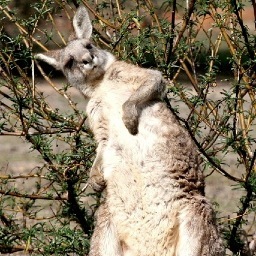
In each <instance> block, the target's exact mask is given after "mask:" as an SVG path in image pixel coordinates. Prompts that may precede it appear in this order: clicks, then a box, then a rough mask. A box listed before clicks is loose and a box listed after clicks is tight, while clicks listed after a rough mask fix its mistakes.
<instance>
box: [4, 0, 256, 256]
mask: <svg viewBox="0 0 256 256" xmlns="http://www.w3.org/2000/svg"><path fill="white" fill-rule="evenodd" d="M80 2H82V3H83V4H84V5H85V6H86V7H87V8H88V9H89V11H90V13H91V15H92V18H93V24H94V40H95V44H97V45H99V46H100V47H104V48H106V49H108V50H109V51H111V52H113V53H114V54H115V55H116V56H117V57H118V58H120V59H123V60H125V61H129V62H133V63H134V64H139V65H141V66H144V67H152V68H157V69H159V70H161V71H162V72H163V74H164V76H165V77H166V78H167V79H169V81H170V86H169V93H168V99H166V102H167V104H169V107H171V108H174V109H175V111H176V113H177V116H178V118H179V119H180V121H181V123H182V124H183V125H184V126H185V127H186V128H187V130H188V131H189V133H190V134H191V136H192V138H193V139H194V141H195V143H196V144H197V146H198V150H199V151H200V153H201V155H202V158H203V162H202V167H203V168H204V170H205V174H206V176H209V177H207V180H209V181H210V182H215V183H214V184H215V186H216V185H218V182H219V181H221V184H219V186H221V187H222V189H223V193H224V196H223V195H221V193H219V196H220V197H223V198H224V200H223V201H221V204H220V205H219V207H216V208H217V210H218V216H219V222H220V224H221V228H222V234H223V237H224V238H225V242H226V248H227V253H228V254H232V255H253V250H254V249H253V246H254V244H255V243H256V238H255V236H256V234H255V235H254V232H255V231H256V229H255V228H256V227H255V223H254V222H255V212H256V207H255V199H256V167H255V158H256V151H255V150H256V147H255V145H256V144H255V142H256V134H255V131H254V130H255V124H256V122H255V118H256V107H255V106H256V101H255V77H256V75H255V71H256V56H255V51H254V48H255V34H254V33H253V30H254V29H255V28H254V27H252V28H251V27H250V26H251V25H252V23H248V20H250V19H252V20H253V19H254V20H255V19H256V17H255V16H254V15H255V13H256V5H255V3H254V1H252V2H251V3H249V2H246V3H243V2H242V1H240V0H239V1H238V0H230V1H217V0H216V1H215V0H213V1H201V0H198V1H196V0H191V1H190V2H188V3H187V4H186V3H185V1H184V2H181V3H180V2H179V3H177V1H176V0H172V1H163V2H161V3H160V4H159V1H152V0H143V1H118V0H117V1H96V2H95V1H85V0H82V1H75V0H73V1H59V0H54V1H52V0H51V1H50V0H44V1H42V2H38V1H32V0H30V1H26V2H25V3H19V2H18V1H14V0H13V1H11V0H0V18H1V24H2V25H1V32H0V73H1V78H0V95H1V103H0V115H1V119H0V135H1V137H0V139H1V140H2V141H3V142H2V145H3V143H8V142H9V140H10V139H9V138H19V139H20V140H23V141H25V143H26V144H25V145H29V147H30V152H29V153H27V154H26V153H25V152H26V150H25V146H24V152H23V153H22V154H21V157H25V159H24V162H23V164H24V163H25V164H24V166H23V168H22V171H21V172H19V171H16V172H14V171H13V170H11V169H12V168H13V167H11V161H12V160H11V159H14V158H18V157H19V155H18V154H17V153H15V152H14V156H13V157H14V158H11V156H9V159H6V160H5V161H3V160H1V161H0V164H1V174H0V179H1V183H0V196H1V201H0V252H1V253H3V254H5V253H6V254H7V253H13V252H19V251H22V252H23V253H24V254H25V253H27V254H32V255H53V254H54V255H85V254H86V253H87V252H88V247H89V239H90V236H91V234H92V231H93V214H94V212H95V209H96V208H97V205H98V204H99V200H100V195H99V194H96V193H95V192H93V191H92V190H90V188H89V187H88V185H87V177H88V170H89V168H90V166H91V164H92V161H93V157H94V152H95V144H94V141H93V138H92V134H91V132H90V131H89V130H88V128H87V125H86V116H85V113H84V104H85V101H84V99H83V98H82V97H81V96H79V95H78V93H77V92H74V90H72V89H71V88H69V85H67V84H66V83H63V82H61V81H62V78H61V77H59V79H57V80H56V79H52V77H58V76H60V74H59V73H56V72H53V71H52V70H51V69H50V68H49V67H47V66H42V67H41V66H40V63H38V62H36V61H35V60H34V59H33V54H34V53H35V52H40V51H46V50H47V49H49V48H51V49H52V48H55V49H56V48H58V47H62V46H63V45H65V44H66V42H67V38H68V35H69V33H70V27H68V26H69V25H68V24H70V21H71V19H72V16H73V14H74V11H75V9H76V7H77V6H78V5H79V4H80ZM42 84H47V85H46V86H45V85H44V86H43V85H42ZM46 88H47V90H48V95H47V92H44V90H45V89H46ZM50 89H52V91H51V92H50V94H51V96H52V97H53V99H54V100H52V99H51V98H50V97H49V90H50ZM79 101H82V103H80V104H79ZM170 103H171V104H170ZM7 138H8V139H7ZM17 141H18V140H15V142H16V143H17ZM28 155H29V156H28ZM28 158H29V159H33V163H34V165H33V167H31V166H30V164H29V161H28V160H27V159H28ZM6 161H7V162H8V164H7V165H4V163H5V162H6ZM218 173H219V174H221V175H218ZM222 176H223V177H222ZM230 186H232V188H233V189H236V190H234V191H233V192H232V193H233V194H235V195H236V199H234V200H235V201H234V202H226V201H227V200H228V193H231V190H230ZM210 192H212V193H213V190H211V191H210ZM226 193H227V194H226ZM208 196H209V197H211V198H212V199H213V200H216V201H218V197H214V195H212V194H209V195H208ZM228 203H233V204H235V205H236V206H237V207H238V208H236V209H231V208H226V206H227V204H228ZM232 211H236V212H235V213H234V212H232ZM253 235H254V238H253Z"/></svg>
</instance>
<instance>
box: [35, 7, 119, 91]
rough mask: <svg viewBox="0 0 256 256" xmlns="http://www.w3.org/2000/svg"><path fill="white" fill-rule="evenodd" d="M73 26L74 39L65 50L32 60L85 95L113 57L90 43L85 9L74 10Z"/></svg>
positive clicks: (87, 17)
mask: <svg viewBox="0 0 256 256" xmlns="http://www.w3.org/2000/svg"><path fill="white" fill-rule="evenodd" d="M73 27H74V36H73V37H72V40H70V41H69V42H68V44H67V46H66V47H64V48H63V49H60V50H53V51H49V52H46V53H39V54H36V55H35V58H37V59H40V60H42V61H45V62H46V63H48V64H49V65H51V66H53V67H54V68H55V69H57V70H61V71H62V72H63V74H64V75H65V76H66V78H67V80H68V82H69V83H70V84H71V85H72V86H75V87H77V88H78V89H80V90H81V91H82V92H83V93H84V94H85V95H87V94H89V91H90V90H89V91H88V89H89V88H88V86H92V85H95V84H96V83H97V81H98V80H100V79H101V78H102V77H103V75H104V73H105V71H106V70H107V68H108V67H109V66H110V65H111V64H112V62H113V61H114V60H115V58H114V56H113V55H112V54H111V53H109V52H107V51H104V50H101V49H99V48H97V47H96V46H94V45H93V44H92V42H91V41H90V38H91V35H92V24H91V21H90V18H89V15H88V12H87V10H86V9H85V7H83V6H80V7H79V8H78V9H77V12H76V14H75V16H74V18H73ZM87 96H90V95H87Z"/></svg>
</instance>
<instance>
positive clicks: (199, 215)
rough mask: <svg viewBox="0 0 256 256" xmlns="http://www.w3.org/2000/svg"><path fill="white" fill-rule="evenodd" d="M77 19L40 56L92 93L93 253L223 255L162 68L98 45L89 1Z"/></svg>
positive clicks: (108, 255)
mask: <svg viewBox="0 0 256 256" xmlns="http://www.w3.org/2000/svg"><path fill="white" fill-rule="evenodd" d="M73 25H74V29H75V36H73V38H72V40H71V41H70V42H69V43H68V45H67V46H66V47H65V48H64V49H61V50H57V51H52V52H48V53H44V54H37V55H36V57H37V58H38V59H41V60H43V61H46V62H48V63H49V64H51V65H53V66H54V67H55V68H57V69H60V70H62V71H63V73H64V74H65V76H66V77H67V80H68V81H69V83H70V84H71V85H73V86H75V87H77V88H78V89H80V90H81V91H82V92H83V93H84V95H85V96H87V97H88V99H89V102H88V105H87V108H86V112H87V115H88V119H89V123H90V127H91V129H92V131H93V132H94V134H95V139H96V141H97V143H98V148H97V156H96V159H95V162H94V164H93V167H92V170H91V175H90V176H91V177H90V183H91V184H92V186H93V187H94V188H95V189H97V190H102V189H103V188H105V190H104V200H103V203H102V205H101V206H100V207H99V210H98V212H97V216H96V227H95V231H94V235H93V237H92V241H91V250H90V254H89V255H90V256H103V255H104V256H203V255H205V256H206V255H207V256H218V255H224V248H223V245H222V242H221V239H220V237H219V233H218V230H217V227H216V223H215V217H214V212H213V210H212V207H211V205H210V204H209V202H208V201H207V200H206V198H205V197H204V179H203V174H202V172H201V170H200V168H199V157H198V154H197V149H196V147H195V145H194V143H193V141H192V140H191V138H190V136H189V135H188V133H187V132H186V130H185V129H184V128H183V127H182V126H181V125H180V124H179V122H178V121H177V119H176V117H175V115H174V114H173V113H172V112H171V111H170V110H169V109H168V108H167V107H166V105H165V104H164V103H163V102H162V101H161V99H162V98H163V97H164V95H165V81H164V79H163V78H162V75H161V73H160V72H158V71H156V70H151V69H143V68H140V67H137V66H135V65H131V64H128V63H125V62H121V61H117V60H115V58H114V57H113V55H111V54H110V53H108V52H106V51H103V50H101V49H98V48H96V47H95V46H94V45H92V43H91V42H90V41H89V39H90V37H91V33H92V27H91V22H90V20H89V17H88V13H87V11H86V9H85V8H84V7H80V8H79V9H78V11H77V13H76V15H75V17H74V19H73Z"/></svg>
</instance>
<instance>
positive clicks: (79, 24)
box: [73, 5, 92, 39]
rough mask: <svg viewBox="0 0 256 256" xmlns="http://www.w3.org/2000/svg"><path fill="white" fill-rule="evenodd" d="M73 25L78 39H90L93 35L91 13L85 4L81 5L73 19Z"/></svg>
mask: <svg viewBox="0 0 256 256" xmlns="http://www.w3.org/2000/svg"><path fill="white" fill-rule="evenodd" d="M73 27H74V30H75V34H76V37H77V38H78V39H82V38H86V39H89V38H90V37H91V35H92V24H91V20H90V17H89V14H88V12H87V10H86V8H85V7H84V6H82V5H81V6H80V7H79V8H78V9H77V11H76V14H75V16H74V19H73Z"/></svg>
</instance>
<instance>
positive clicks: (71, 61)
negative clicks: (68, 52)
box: [65, 58, 74, 69]
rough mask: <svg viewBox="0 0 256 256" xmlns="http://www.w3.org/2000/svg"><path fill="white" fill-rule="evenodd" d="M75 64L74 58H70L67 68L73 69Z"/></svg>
mask: <svg viewBox="0 0 256 256" xmlns="http://www.w3.org/2000/svg"><path fill="white" fill-rule="evenodd" d="M73 64H74V58H70V59H69V60H68V62H67V63H66V64H65V68H67V69H71V68H72V66H73Z"/></svg>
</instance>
